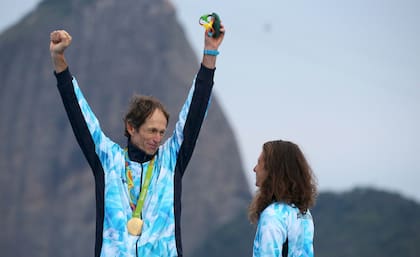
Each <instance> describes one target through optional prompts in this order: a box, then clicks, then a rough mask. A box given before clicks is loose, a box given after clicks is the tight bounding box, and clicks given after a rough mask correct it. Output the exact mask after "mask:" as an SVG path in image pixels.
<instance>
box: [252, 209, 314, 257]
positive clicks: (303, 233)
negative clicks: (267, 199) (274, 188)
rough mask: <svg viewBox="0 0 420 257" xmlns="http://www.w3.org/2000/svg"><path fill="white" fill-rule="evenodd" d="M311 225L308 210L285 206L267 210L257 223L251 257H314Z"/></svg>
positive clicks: (312, 226)
mask: <svg viewBox="0 0 420 257" xmlns="http://www.w3.org/2000/svg"><path fill="white" fill-rule="evenodd" d="M313 238H314V223H313V220H312V216H311V213H310V212H309V210H308V211H307V212H306V213H305V214H302V213H300V212H299V209H298V208H296V207H294V206H291V205H288V204H284V203H278V202H277V203H272V204H270V205H269V206H267V207H266V208H265V209H264V211H263V212H262V213H261V215H260V219H259V220H258V227H257V232H256V235H255V239H254V254H253V257H282V256H289V257H313V256H314V250H313Z"/></svg>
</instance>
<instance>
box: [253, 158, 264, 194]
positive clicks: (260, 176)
mask: <svg viewBox="0 0 420 257" xmlns="http://www.w3.org/2000/svg"><path fill="white" fill-rule="evenodd" d="M254 172H255V185H256V186H257V187H261V185H262V183H263V181H264V180H265V178H266V177H267V171H266V170H265V168H264V159H263V153H262V152H261V154H260V157H258V162H257V165H255V167H254Z"/></svg>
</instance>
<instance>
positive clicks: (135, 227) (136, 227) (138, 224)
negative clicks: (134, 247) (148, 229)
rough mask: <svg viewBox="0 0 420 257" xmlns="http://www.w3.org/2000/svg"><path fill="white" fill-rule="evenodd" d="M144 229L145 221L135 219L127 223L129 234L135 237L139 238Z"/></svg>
mask: <svg viewBox="0 0 420 257" xmlns="http://www.w3.org/2000/svg"><path fill="white" fill-rule="evenodd" d="M142 227H143V221H142V220H141V219H140V218H136V217H133V218H131V219H130V220H129V221H128V222H127V229H128V233H130V234H131V235H133V236H139V235H140V234H141V229H142Z"/></svg>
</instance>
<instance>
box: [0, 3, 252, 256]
mask: <svg viewBox="0 0 420 257" xmlns="http://www.w3.org/2000/svg"><path fill="white" fill-rule="evenodd" d="M55 29H65V30H67V31H69V33H70V34H71V35H72V37H73V43H72V45H71V46H70V48H69V49H67V51H66V56H67V61H68V63H69V67H70V70H71V72H72V73H73V75H75V76H76V77H77V79H78V81H79V84H80V86H81V88H82V90H83V92H84V94H85V96H86V98H87V100H88V101H89V103H90V106H91V107H92V109H93V111H94V112H95V113H96V115H97V117H98V119H99V121H100V122H101V126H102V128H103V130H104V132H105V133H106V134H107V135H108V136H109V137H110V138H112V139H113V140H114V141H116V142H119V143H120V144H122V145H124V144H125V143H126V142H125V141H126V139H125V137H124V136H123V122H122V116H123V114H124V112H125V109H126V107H127V103H128V100H129V98H130V97H131V95H132V94H133V93H140V94H145V95H154V96H156V97H157V98H159V99H161V100H162V102H163V103H164V104H165V105H166V106H167V108H168V110H170V112H171V115H172V116H171V122H170V124H169V130H172V129H173V126H174V122H175V121H176V118H177V114H178V111H179V110H180V108H181V105H182V104H183V101H184V99H185V97H186V95H187V92H188V90H189V88H190V85H191V83H192V78H193V76H194V75H195V73H196V71H197V70H198V67H199V63H198V61H197V59H196V57H195V56H194V53H193V51H192V49H191V47H190V45H189V43H188V42H187V40H186V38H185V35H184V32H183V30H182V28H181V27H180V25H179V24H178V22H177V20H176V17H175V9H174V7H173V6H172V5H171V4H170V3H169V2H168V1H165V0H153V1H149V0H136V1H134V0H127V1H117V0H106V1H102V0H101V1H99V0H85V1H82V0H65V1H52V0H47V1H44V2H42V3H41V4H40V5H39V6H38V7H37V9H36V10H35V11H33V12H32V13H30V14H29V15H28V16H26V17H25V18H24V19H23V20H22V21H21V22H20V23H18V24H17V25H15V26H13V27H12V28H10V29H9V30H7V31H5V32H4V33H3V34H2V35H1V36H0V57H1V58H0V138H1V141H2V144H1V146H0V171H1V172H0V190H1V192H0V213H1V217H2V218H1V219H0V227H1V228H2V232H1V233H0V249H1V252H2V253H1V255H2V256H33V257H36V256H44V257H45V256H92V255H93V249H94V231H95V199H94V180H93V176H92V173H91V172H90V169H89V167H88V165H87V162H86V161H85V159H84V157H83V155H82V153H81V151H80V149H79V147H78V145H77V143H76V140H75V138H74V136H73V133H72V131H71V127H70V124H69V122H68V120H67V117H66V114H65V111H64V107H63V106H62V103H61V100H60V98H59V95H58V91H57V89H56V87H55V84H56V81H55V78H54V76H53V68H52V64H51V60H50V55H49V49H48V48H49V34H50V32H51V31H52V30H55ZM197 36H201V35H197ZM219 86H220V87H223V86H226V85H218V84H217V71H216V83H215V87H219ZM249 199H250V192H249V189H248V185H247V183H246V178H245V175H244V174H243V169H242V166H241V160H240V157H239V152H238V147H237V144H236V141H235V137H234V135H233V132H232V129H231V127H230V125H229V123H228V121H227V120H226V118H225V116H224V114H223V111H222V110H221V108H220V106H219V104H218V101H217V99H216V98H215V97H213V100H212V104H211V107H210V109H209V111H208V115H207V119H206V121H205V124H204V126H203V128H202V130H201V135H200V138H199V140H198V142H197V147H196V150H195V153H194V155H193V158H192V160H191V162H190V164H189V167H188V169H187V172H186V175H185V176H184V181H183V213H182V229H183V230H182V235H183V245H184V255H185V256H190V255H189V253H192V252H193V250H194V248H195V247H196V246H197V245H201V244H202V240H204V239H205V238H206V237H207V235H208V234H209V233H210V232H212V229H213V228H216V227H218V226H219V225H221V224H225V223H227V222H228V221H229V220H231V219H233V218H234V217H235V215H237V213H236V212H237V210H239V209H243V208H244V207H245V206H247V205H248V203H249Z"/></svg>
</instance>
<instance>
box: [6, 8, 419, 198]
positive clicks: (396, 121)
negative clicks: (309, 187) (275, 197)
mask: <svg viewBox="0 0 420 257" xmlns="http://www.w3.org/2000/svg"><path fill="white" fill-rule="evenodd" d="M39 2H40V1H39V0H14V1H7V2H4V0H3V1H2V3H1V6H0V7H1V8H0V31H4V30H5V29H6V28H7V27H9V26H11V25H13V24H15V23H16V22H18V21H19V19H21V18H22V17H23V16H24V15H25V14H27V13H28V12H29V11H31V10H33V9H34V8H35V7H36V5H37V4H38V3H39ZM172 3H173V4H174V5H175V7H176V8H177V17H178V20H179V22H180V23H181V25H182V26H183V27H184V29H185V33H186V34H187V37H188V40H189V41H190V43H191V44H192V47H193V49H194V51H195V53H196V55H197V60H200V58H201V54H202V48H203V42H202V40H203V39H202V33H203V28H202V27H200V26H199V25H198V19H199V17H200V16H201V15H203V14H207V13H211V12H216V13H218V14H219V15H220V17H221V19H222V22H223V23H224V25H225V27H226V36H225V39H224V42H223V44H222V46H221V47H220V49H219V51H220V55H219V56H218V60H217V72H216V76H215V89H214V94H215V95H216V97H217V98H218V100H219V102H220V103H221V105H222V108H223V110H224V112H225V114H226V116H227V119H228V120H230V122H231V126H232V128H233V130H234V133H235V137H236V140H237V141H238V144H239V150H240V153H241V157H242V159H243V166H244V168H245V172H246V175H247V178H248V180H249V183H250V187H251V190H255V187H254V183H255V177H254V172H253V171H252V170H253V167H254V166H255V163H256V161H257V158H258V156H259V154H260V152H261V146H262V144H263V143H264V142H266V141H269V140H275V139H283V140H290V141H293V142H295V143H297V144H298V145H299V146H300V148H301V149H302V150H303V152H304V153H305V155H306V157H307V159H308V161H309V163H310V165H311V167H312V169H313V171H314V173H315V175H316V177H317V180H318V185H319V190H320V191H334V192H343V191H347V190H351V189H352V188H354V187H360V186H363V187H365V186H370V187H374V188H377V189H381V190H387V191H390V192H395V193H400V194H402V195H403V196H405V197H408V198H410V199H414V200H416V201H417V202H420V186H419V183H420V135H419V132H420V119H419V118H420V27H419V24H420V15H418V14H419V13H420V1H417V0H352V1H350V0H342V1H336V0H318V1H313V0H300V1H299V0H297V1H281V0H261V1H251V0H242V1H223V0H213V1H201V0H172ZM47 37H48V35H47Z"/></svg>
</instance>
